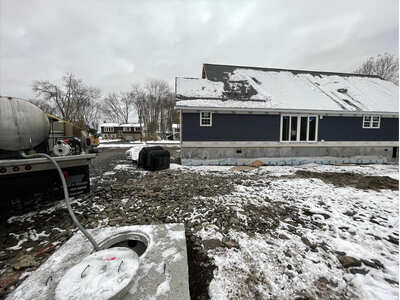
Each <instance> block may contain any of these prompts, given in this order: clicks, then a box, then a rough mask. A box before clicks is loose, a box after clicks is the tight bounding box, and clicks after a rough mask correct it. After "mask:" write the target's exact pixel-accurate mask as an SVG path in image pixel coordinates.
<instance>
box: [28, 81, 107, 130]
mask: <svg viewBox="0 0 400 300" xmlns="http://www.w3.org/2000/svg"><path fill="white" fill-rule="evenodd" d="M33 91H34V92H35V93H36V96H37V97H41V98H40V99H41V101H42V102H44V103H47V104H48V105H49V106H50V107H53V108H54V113H55V114H56V115H59V116H60V117H61V118H63V119H64V120H67V121H70V122H72V123H75V124H81V125H84V126H87V127H90V126H94V125H96V123H97V119H98V112H99V103H98V100H99V97H100V90H99V89H97V88H93V87H89V86H87V85H86V84H84V83H83V81H82V80H81V79H76V78H75V76H74V75H73V74H68V75H66V76H64V77H63V84H62V86H57V85H56V84H53V83H51V82H49V81H47V80H43V81H34V82H33Z"/></svg>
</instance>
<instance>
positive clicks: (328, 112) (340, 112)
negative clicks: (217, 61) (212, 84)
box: [175, 105, 399, 117]
mask: <svg viewBox="0 0 400 300" xmlns="http://www.w3.org/2000/svg"><path fill="white" fill-rule="evenodd" d="M175 109H181V110H194V111H225V112H260V113H262V112H263V113H268V112H270V113H306V114H323V115H331V114H334V115H357V116H363V115H381V116H394V117H399V112H387V111H346V110H309V109H282V108H237V107H235V108H230V107H212V106H210V107H204V106H179V105H176V106H175Z"/></svg>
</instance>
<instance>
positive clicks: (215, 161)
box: [181, 147, 398, 165]
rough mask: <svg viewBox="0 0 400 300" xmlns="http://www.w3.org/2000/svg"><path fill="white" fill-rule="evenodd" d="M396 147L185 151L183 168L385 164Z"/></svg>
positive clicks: (389, 161) (203, 148) (183, 149)
mask: <svg viewBox="0 0 400 300" xmlns="http://www.w3.org/2000/svg"><path fill="white" fill-rule="evenodd" d="M392 156H393V147H244V148H233V147H230V148H228V147H227V148H222V147H221V148H216V147H209V148H207V147H198V148H194V147H193V148H182V150H181V161H182V164H183V165H248V164H250V163H251V162H253V161H254V160H260V161H262V162H264V164H265V165H301V164H307V163H318V164H341V163H343V164H371V163H377V164H384V163H392V162H394V161H395V160H396V159H398V158H393V157H392Z"/></svg>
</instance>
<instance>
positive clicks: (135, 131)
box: [100, 123, 142, 141]
mask: <svg viewBox="0 0 400 300" xmlns="http://www.w3.org/2000/svg"><path fill="white" fill-rule="evenodd" d="M100 131H101V135H102V136H103V137H104V138H106V139H117V138H120V139H123V140H126V141H132V140H140V139H141V138H142V127H141V126H140V124H137V123H132V124H118V123H103V124H101V125H100Z"/></svg>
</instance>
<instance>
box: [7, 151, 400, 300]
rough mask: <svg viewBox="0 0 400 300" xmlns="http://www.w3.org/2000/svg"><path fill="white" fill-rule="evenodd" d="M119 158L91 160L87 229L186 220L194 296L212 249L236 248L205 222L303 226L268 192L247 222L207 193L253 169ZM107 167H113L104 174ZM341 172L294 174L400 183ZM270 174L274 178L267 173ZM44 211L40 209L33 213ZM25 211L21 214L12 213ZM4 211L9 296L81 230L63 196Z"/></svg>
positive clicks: (250, 229)
mask: <svg viewBox="0 0 400 300" xmlns="http://www.w3.org/2000/svg"><path fill="white" fill-rule="evenodd" d="M118 164H125V165H126V164H128V162H127V161H126V158H125V150H120V149H119V150H118V149H117V150H115V149H114V150H103V151H102V152H101V153H99V155H98V157H97V158H96V159H94V160H93V161H92V163H91V178H92V179H91V184H92V190H91V192H90V194H88V195H85V196H84V197H82V198H80V199H78V200H77V201H75V202H74V203H73V205H72V206H73V208H74V210H75V211H76V213H77V215H78V218H79V220H80V222H81V223H82V224H83V225H84V226H85V227H87V228H94V227H98V226H118V225H136V224H160V223H184V224H185V228H186V238H187V250H188V263H189V285H190V293H191V297H192V299H208V286H209V282H210V280H211V279H212V277H213V270H214V266H213V262H212V261H210V259H209V258H208V256H207V251H208V250H209V249H215V248H217V247H227V248H235V247H238V245H237V243H236V242H235V241H232V240H230V239H229V238H224V239H223V240H222V241H220V240H212V239H211V240H201V239H200V238H199V237H198V235H195V234H194V233H196V232H198V231H199V230H201V228H202V226H204V225H205V224H207V225H215V226H217V227H218V228H219V229H220V231H221V232H222V233H223V234H226V233H228V231H229V229H234V230H236V231H242V232H246V233H247V234H249V235H251V234H255V233H266V232H269V231H271V230H273V229H274V228H276V227H277V226H278V225H279V223H280V221H282V220H286V219H287V218H288V217H289V216H290V219H291V221H290V222H292V225H293V226H294V227H296V225H298V224H300V223H301V224H302V225H303V226H304V221H303V219H302V218H301V217H300V214H301V213H304V212H299V211H297V210H296V208H294V207H292V206H288V205H287V204H284V203H283V202H282V203H281V202H279V201H271V200H270V199H268V198H267V197H265V199H264V200H265V203H266V205H265V206H264V207H261V208H260V207H259V206H258V207H256V206H253V205H251V204H249V205H247V206H246V207H245V210H244V213H245V215H246V219H247V220H248V221H247V224H244V223H243V222H241V220H240V218H238V215H237V213H236V212H235V210H234V209H233V208H232V207H229V205H226V206H221V205H217V204H216V202H215V201H210V200H207V198H206V197H215V196H218V195H227V194H230V193H231V192H232V191H233V190H234V185H235V184H241V185H246V182H248V179H249V176H251V177H252V181H251V182H252V183H251V184H253V185H254V184H257V183H254V176H257V174H252V175H249V174H248V173H246V172H242V173H241V172H235V173H234V174H233V175H230V176H226V175H224V174H221V173H215V174H213V173H207V174H200V173H198V172H197V173H195V172H190V171H185V172H182V171H180V170H164V171H159V172H143V171H140V170H136V169H135V168H134V167H133V166H132V167H129V168H121V169H118V170H114V167H115V166H116V165H118ZM109 171H113V172H115V174H110V175H106V174H104V173H105V172H109ZM339 175H340V176H338V174H331V173H326V174H324V173H313V172H308V171H298V172H297V173H296V174H294V175H290V176H298V177H306V178H310V177H314V178H319V179H322V180H324V181H327V182H329V183H333V184H337V185H350V186H355V187H358V188H371V189H382V188H388V189H398V181H397V180H394V179H391V178H389V177H375V176H363V175H356V174H343V173H341V174H339ZM265 177H267V178H268V176H265V175H264V178H265ZM270 180H271V181H272V180H273V178H270ZM259 184H262V185H268V180H267V181H265V180H263V181H260V183H259ZM210 208H211V209H210ZM28 211H30V213H29V212H28ZM39 211H40V213H35V212H39ZM21 213H23V216H22V217H12V216H15V215H16V214H21ZM2 215H3V217H2V218H1V221H0V222H1V226H0V243H1V244H2V247H1V249H2V250H1V251H0V270H1V271H0V272H1V273H0V298H4V297H5V296H6V295H7V294H8V293H9V292H10V291H12V290H13V289H14V288H15V287H16V286H18V284H19V283H20V282H21V281H22V280H23V279H24V278H25V276H27V275H29V272H31V271H33V270H35V269H36V268H37V267H38V266H39V265H40V264H41V263H42V262H44V261H45V260H46V259H47V257H48V256H50V255H51V254H52V253H53V252H54V251H55V250H56V249H57V248H58V247H59V246H60V245H61V244H62V243H63V242H64V241H66V240H67V239H69V238H70V237H71V235H72V234H73V232H74V231H76V229H75V227H74V226H73V224H72V221H71V219H70V217H69V215H68V212H67V210H66V209H65V207H63V202H62V201H58V202H55V203H54V202H46V203H37V204H35V206H33V207H30V208H27V209H25V211H23V212H21V211H20V212H17V213H16V212H15V211H14V210H13V209H12V208H10V210H8V211H4V212H3V214H2ZM10 217H12V218H11V219H10ZM24 239H25V240H26V241H25V242H23V243H21V244H20V245H19V246H20V247H15V246H16V244H17V243H18V240H20V241H21V240H24ZM394 242H398V241H394ZM17 246H18V244H17ZM12 247H14V248H12ZM7 248H9V249H7Z"/></svg>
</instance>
